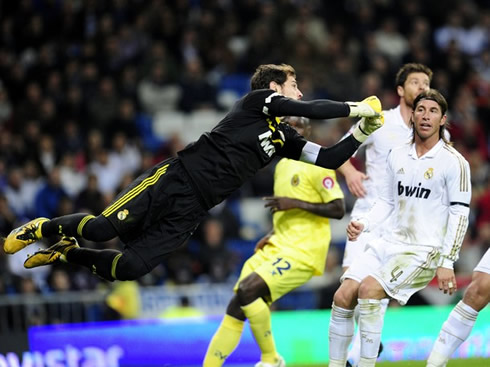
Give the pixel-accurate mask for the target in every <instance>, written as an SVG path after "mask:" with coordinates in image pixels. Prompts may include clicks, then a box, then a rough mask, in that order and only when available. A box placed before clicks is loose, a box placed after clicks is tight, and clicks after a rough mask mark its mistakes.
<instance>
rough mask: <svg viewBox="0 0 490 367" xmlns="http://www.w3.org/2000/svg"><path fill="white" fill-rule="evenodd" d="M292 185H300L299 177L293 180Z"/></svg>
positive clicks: (296, 176)
mask: <svg viewBox="0 0 490 367" xmlns="http://www.w3.org/2000/svg"><path fill="white" fill-rule="evenodd" d="M291 185H292V186H298V185H299V176H298V175H297V174H295V175H294V176H293V178H291Z"/></svg>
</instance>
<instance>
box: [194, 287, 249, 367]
mask: <svg viewBox="0 0 490 367" xmlns="http://www.w3.org/2000/svg"><path fill="white" fill-rule="evenodd" d="M244 324H245V315H244V314H243V311H242V309H241V307H240V303H239V302H238V298H237V296H236V295H234V296H233V297H232V299H231V300H230V303H229V304H228V307H227V309H226V314H225V316H224V317H223V320H221V323H220V325H219V327H218V330H216V332H215V333H214V335H213V338H212V339H211V342H210V343H209V346H208V349H207V351H206V355H205V357H204V362H203V367H221V366H222V365H223V363H224V362H225V360H226V358H228V356H229V355H230V354H231V353H232V352H233V351H234V350H235V348H236V347H237V345H238V343H239V342H240V338H241V336H242V332H243V326H244Z"/></svg>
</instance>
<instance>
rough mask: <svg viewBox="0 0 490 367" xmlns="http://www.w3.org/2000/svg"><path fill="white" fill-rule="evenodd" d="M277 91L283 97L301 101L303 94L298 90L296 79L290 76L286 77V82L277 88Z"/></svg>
mask: <svg viewBox="0 0 490 367" xmlns="http://www.w3.org/2000/svg"><path fill="white" fill-rule="evenodd" d="M279 89H280V90H279V93H281V94H282V95H283V96H285V97H288V98H292V99H301V97H303V93H301V91H300V90H299V89H298V83H297V82H296V78H295V77H294V76H292V75H289V76H288V78H287V80H286V81H285V82H284V83H283V84H281V85H280V86H279Z"/></svg>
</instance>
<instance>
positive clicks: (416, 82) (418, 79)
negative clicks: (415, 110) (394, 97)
mask: <svg viewBox="0 0 490 367" xmlns="http://www.w3.org/2000/svg"><path fill="white" fill-rule="evenodd" d="M398 88H399V90H398V93H399V95H400V97H402V98H403V99H404V100H405V103H406V104H407V105H408V106H410V107H413V101H414V100H415V98H417V96H418V95H419V94H420V93H422V92H425V91H427V90H429V88H430V79H429V76H428V75H427V74H425V73H411V74H409V75H408V77H407V80H406V81H405V84H404V85H403V87H398Z"/></svg>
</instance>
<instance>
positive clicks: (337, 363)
mask: <svg viewBox="0 0 490 367" xmlns="http://www.w3.org/2000/svg"><path fill="white" fill-rule="evenodd" d="M358 289H359V282H358V281H357V280H354V279H345V280H344V281H343V282H342V284H341V285H340V287H339V289H337V291H336V292H335V294H334V297H333V304H332V313H331V314H330V324H329V329H328V340H329V355H330V362H329V366H330V367H345V364H346V361H347V350H348V348H349V344H350V342H351V340H352V336H353V335H354V308H355V306H356V304H357V292H358Z"/></svg>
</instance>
